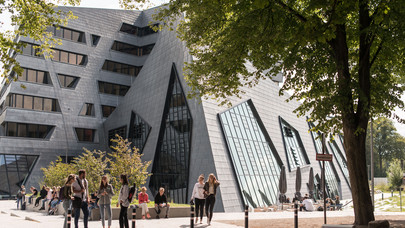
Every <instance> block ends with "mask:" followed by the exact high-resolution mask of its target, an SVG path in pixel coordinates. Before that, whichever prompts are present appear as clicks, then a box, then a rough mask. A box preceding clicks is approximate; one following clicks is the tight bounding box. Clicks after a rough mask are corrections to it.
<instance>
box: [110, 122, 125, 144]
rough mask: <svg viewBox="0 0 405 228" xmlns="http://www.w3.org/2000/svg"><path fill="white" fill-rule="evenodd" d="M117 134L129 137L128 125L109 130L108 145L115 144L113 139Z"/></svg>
mask: <svg viewBox="0 0 405 228" xmlns="http://www.w3.org/2000/svg"><path fill="white" fill-rule="evenodd" d="M115 135H119V136H121V137H122V138H123V139H126V138H127V126H122V127H119V128H115V129H112V130H109V131H108V146H115V143H113V142H112V141H111V139H115Z"/></svg>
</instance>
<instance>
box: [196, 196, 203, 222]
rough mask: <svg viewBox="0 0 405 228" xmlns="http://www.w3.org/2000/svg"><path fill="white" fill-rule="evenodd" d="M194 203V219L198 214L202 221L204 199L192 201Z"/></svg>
mask: <svg viewBox="0 0 405 228" xmlns="http://www.w3.org/2000/svg"><path fill="white" fill-rule="evenodd" d="M194 201H195V217H196V218H198V213H200V219H201V220H202V218H203V216H204V204H205V199H197V198H195V199H194Z"/></svg>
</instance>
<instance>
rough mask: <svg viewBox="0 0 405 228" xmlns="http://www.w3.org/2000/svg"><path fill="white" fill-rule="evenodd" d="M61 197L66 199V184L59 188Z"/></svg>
mask: <svg viewBox="0 0 405 228" xmlns="http://www.w3.org/2000/svg"><path fill="white" fill-rule="evenodd" d="M59 199H60V200H62V201H64V200H65V199H66V196H65V186H63V187H62V188H60V190H59Z"/></svg>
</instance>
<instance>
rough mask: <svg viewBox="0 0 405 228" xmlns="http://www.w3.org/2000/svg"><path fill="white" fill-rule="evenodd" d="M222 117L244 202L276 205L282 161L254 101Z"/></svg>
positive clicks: (222, 124) (247, 102)
mask: <svg viewBox="0 0 405 228" xmlns="http://www.w3.org/2000/svg"><path fill="white" fill-rule="evenodd" d="M218 116H219V120H220V123H221V127H222V131H223V133H224V137H225V140H226V144H227V146H228V151H229V154H230V157H231V160H232V163H233V167H234V170H235V175H236V177H237V180H238V183H239V188H240V191H241V195H242V197H243V199H244V202H245V203H248V204H249V205H250V206H252V207H257V206H268V205H270V204H274V203H276V201H277V194H278V181H279V178H280V170H281V168H280V167H281V166H282V162H281V159H280V158H279V157H278V154H277V151H276V149H275V147H274V145H273V143H272V141H271V139H270V137H269V135H268V133H267V131H266V129H265V128H264V125H263V123H262V121H261V119H260V117H259V114H258V113H257V111H256V109H255V107H254V105H253V102H252V101H251V100H248V101H246V102H244V103H242V104H239V105H237V106H235V107H232V108H231V109H229V110H227V111H225V112H223V113H221V114H219V115H218Z"/></svg>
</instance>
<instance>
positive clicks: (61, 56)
mask: <svg viewBox="0 0 405 228" xmlns="http://www.w3.org/2000/svg"><path fill="white" fill-rule="evenodd" d="M52 55H53V57H52V60H53V61H56V62H61V63H68V64H72V65H80V66H82V65H85V64H86V59H87V56H85V55H82V54H77V53H73V52H68V51H63V50H57V49H53V53H52Z"/></svg>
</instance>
